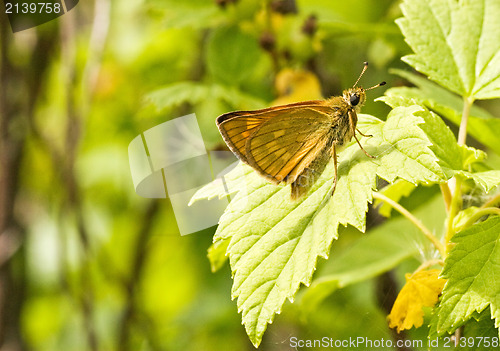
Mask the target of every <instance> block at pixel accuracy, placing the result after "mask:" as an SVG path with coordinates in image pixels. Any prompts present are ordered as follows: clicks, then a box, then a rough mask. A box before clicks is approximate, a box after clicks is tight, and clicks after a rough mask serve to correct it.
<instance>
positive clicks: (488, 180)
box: [456, 170, 500, 193]
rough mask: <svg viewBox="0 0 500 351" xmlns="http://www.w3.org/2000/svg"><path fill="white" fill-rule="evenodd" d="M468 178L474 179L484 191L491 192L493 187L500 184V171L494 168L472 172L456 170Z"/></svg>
mask: <svg viewBox="0 0 500 351" xmlns="http://www.w3.org/2000/svg"><path fill="white" fill-rule="evenodd" d="M456 173H457V174H460V175H462V176H464V177H466V178H468V179H472V180H473V181H474V183H476V185H479V186H480V187H481V188H482V189H483V190H484V192H486V193H489V192H490V191H491V190H492V189H494V188H496V187H497V186H499V185H500V171H499V170H492V171H485V172H476V173H471V172H467V171H461V172H456Z"/></svg>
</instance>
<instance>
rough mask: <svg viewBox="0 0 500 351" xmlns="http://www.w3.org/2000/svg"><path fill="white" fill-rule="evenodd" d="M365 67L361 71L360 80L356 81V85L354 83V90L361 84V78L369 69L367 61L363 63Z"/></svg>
mask: <svg viewBox="0 0 500 351" xmlns="http://www.w3.org/2000/svg"><path fill="white" fill-rule="evenodd" d="M363 65H364V66H363V70H362V71H361V74H360V75H359V77H358V80H357V81H356V83H354V85H353V86H352V87H353V88H354V87H355V86H356V85H358V82H359V80H360V79H361V77H362V76H363V73H365V71H366V69H367V68H368V62H366V61H365V62H363Z"/></svg>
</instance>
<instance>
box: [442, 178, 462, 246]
mask: <svg viewBox="0 0 500 351" xmlns="http://www.w3.org/2000/svg"><path fill="white" fill-rule="evenodd" d="M453 179H454V180H455V190H454V192H453V196H452V198H451V204H450V211H449V212H448V218H447V220H446V235H445V237H444V238H445V242H446V251H447V252H448V251H449V250H450V249H451V238H452V237H453V235H455V229H454V228H453V220H454V219H455V217H456V215H457V214H458V212H459V211H460V210H461V209H462V191H461V189H462V178H461V177H457V176H455V177H454V178H453Z"/></svg>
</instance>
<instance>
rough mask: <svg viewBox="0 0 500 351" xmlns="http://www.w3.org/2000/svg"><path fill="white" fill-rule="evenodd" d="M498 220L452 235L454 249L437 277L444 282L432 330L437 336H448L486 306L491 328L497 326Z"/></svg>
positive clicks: (499, 324) (499, 303) (499, 294)
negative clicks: (493, 325)
mask: <svg viewBox="0 0 500 351" xmlns="http://www.w3.org/2000/svg"><path fill="white" fill-rule="evenodd" d="M499 241H500V217H498V216H497V217H494V218H490V219H488V220H487V221H485V222H483V223H479V224H476V225H473V226H472V227H470V228H468V229H466V230H464V231H462V232H459V233H457V234H455V236H454V237H453V242H454V243H456V246H455V247H454V248H453V249H452V250H451V252H450V255H449V256H448V257H447V259H446V262H445V266H444V269H443V272H442V274H441V276H442V277H443V278H445V279H448V283H447V284H446V286H445V288H444V290H443V296H442V298H441V302H440V304H439V307H438V308H437V309H436V311H435V313H434V319H435V321H434V322H433V328H435V332H436V333H437V334H438V335H442V334H444V333H446V332H448V333H452V332H453V331H454V330H455V329H456V328H458V327H460V326H461V325H463V324H464V323H465V322H466V321H467V320H469V319H470V318H471V317H472V315H473V313H474V312H482V311H483V310H484V309H485V308H487V307H488V306H489V307H490V310H491V318H494V319H495V327H496V328H498V327H500V282H499V280H498V277H499V276H500V265H499V264H498V261H499V258H500V246H499V245H498V242H499Z"/></svg>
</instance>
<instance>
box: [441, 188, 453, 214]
mask: <svg viewBox="0 0 500 351" xmlns="http://www.w3.org/2000/svg"><path fill="white" fill-rule="evenodd" d="M439 187H440V188H441V193H442V194H443V200H444V205H445V207H446V212H449V211H450V204H451V191H450V187H449V186H448V184H446V183H441V184H439Z"/></svg>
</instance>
